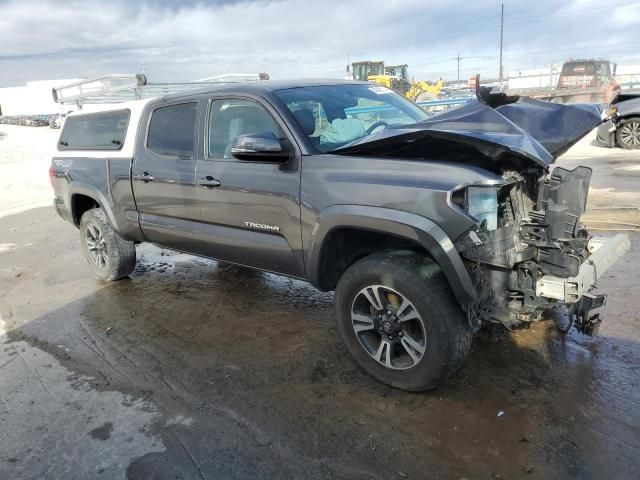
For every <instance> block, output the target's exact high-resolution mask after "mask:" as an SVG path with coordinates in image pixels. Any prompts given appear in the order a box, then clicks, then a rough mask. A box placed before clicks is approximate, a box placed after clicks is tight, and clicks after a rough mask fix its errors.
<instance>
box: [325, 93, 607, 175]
mask: <svg viewBox="0 0 640 480" xmlns="http://www.w3.org/2000/svg"><path fill="white" fill-rule="evenodd" d="M511 102H512V103H503V104H501V105H498V106H495V107H491V106H489V105H486V104H485V103H481V102H473V103H470V104H468V105H465V106H462V107H460V108H456V109H453V110H449V111H447V112H444V113H441V114H438V115H434V116H433V117H432V118H429V119H427V120H424V121H422V122H418V123H416V124H413V125H408V126H402V127H397V128H388V129H385V130H383V131H381V132H379V133H376V134H373V135H369V136H367V137H363V138H361V139H359V140H356V141H355V142H352V143H350V144H348V145H345V146H344V147H341V148H338V149H336V150H334V151H333V152H332V153H335V154H350V155H353V154H363V155H389V156H403V157H413V158H424V157H428V158H430V159H431V158H433V159H439V160H445V161H446V160H449V161H458V162H460V161H463V162H464V161H465V159H466V158H469V156H470V155H473V154H475V155H476V156H477V154H478V153H480V154H481V155H483V156H484V157H485V160H486V162H487V163H493V166H494V167H495V166H499V165H500V164H501V163H503V162H507V161H508V162H510V163H512V164H515V165H514V167H515V168H521V167H527V166H531V165H535V166H539V167H543V168H546V167H547V166H548V165H549V164H551V163H553V162H554V161H555V159H556V158H557V157H558V156H560V155H562V154H563V153H564V152H566V151H567V150H568V149H569V148H570V147H571V146H572V145H574V144H575V143H576V142H577V141H578V140H580V139H581V138H582V137H584V136H585V135H586V134H588V133H589V132H590V131H591V130H593V129H594V128H595V127H596V126H597V125H599V124H600V122H601V121H602V118H601V111H600V108H599V107H598V106H597V105H592V104H580V105H559V104H555V103H550V102H546V101H541V100H532V99H530V98H526V97H521V98H518V99H516V100H515V101H511Z"/></svg>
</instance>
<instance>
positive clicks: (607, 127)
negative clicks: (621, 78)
mask: <svg viewBox="0 0 640 480" xmlns="http://www.w3.org/2000/svg"><path fill="white" fill-rule="evenodd" d="M597 141H598V143H599V144H601V145H604V146H607V147H621V148H627V149H630V150H635V149H640V93H635V94H634V93H619V94H618V95H616V97H615V98H614V99H613V100H612V101H611V104H610V107H609V119H608V120H607V121H605V122H604V123H602V124H601V125H600V127H598V133H597Z"/></svg>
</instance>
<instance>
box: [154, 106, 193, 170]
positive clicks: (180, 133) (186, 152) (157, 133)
mask: <svg viewBox="0 0 640 480" xmlns="http://www.w3.org/2000/svg"><path fill="white" fill-rule="evenodd" d="M197 106H198V104H197V102H189V103H179V104H176V105H168V106H166V107H159V108H156V109H155V110H154V111H153V113H152V114H151V120H150V121H149V130H148V132H147V148H148V149H149V150H151V151H152V152H154V153H156V154H158V155H164V156H171V157H173V156H177V157H186V158H191V157H192V155H193V146H194V135H195V125H196V110H197Z"/></svg>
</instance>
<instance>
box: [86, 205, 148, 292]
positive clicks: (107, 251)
mask: <svg viewBox="0 0 640 480" xmlns="http://www.w3.org/2000/svg"><path fill="white" fill-rule="evenodd" d="M80 240H81V243H82V252H83V253H84V256H85V258H86V259H87V262H89V265H90V266H91V268H92V269H93V271H94V273H95V274H96V275H97V276H98V277H99V278H100V279H102V280H106V281H112V280H119V279H121V278H124V277H126V276H128V275H129V274H130V273H131V272H133V269H134V268H135V266H136V247H135V245H134V243H133V242H129V241H127V240H124V239H123V238H122V237H121V236H120V235H118V234H117V233H116V231H115V230H114V229H113V227H112V226H111V224H110V223H109V221H108V220H107V216H106V214H105V213H104V211H103V210H102V209H101V208H93V209H91V210H87V211H86V212H84V214H83V215H82V218H81V219H80Z"/></svg>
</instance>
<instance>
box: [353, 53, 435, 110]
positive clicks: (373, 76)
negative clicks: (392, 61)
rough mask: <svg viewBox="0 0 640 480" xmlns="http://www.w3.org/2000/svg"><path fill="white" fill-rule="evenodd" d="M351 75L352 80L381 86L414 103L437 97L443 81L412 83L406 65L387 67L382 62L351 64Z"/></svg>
mask: <svg viewBox="0 0 640 480" xmlns="http://www.w3.org/2000/svg"><path fill="white" fill-rule="evenodd" d="M351 66H352V74H353V79H354V80H367V81H369V82H374V83H377V84H379V85H383V86H385V87H387V88H390V89H391V90H393V91H395V92H397V93H399V94H400V95H404V96H405V97H407V98H408V99H409V100H413V101H414V102H426V101H428V100H433V99H435V98H437V97H438V93H440V90H441V89H442V85H443V81H442V79H440V80H438V82H437V83H430V82H426V81H416V82H412V81H411V80H410V79H409V72H408V69H407V67H408V65H407V64H402V65H387V66H385V64H384V62H371V61H363V62H353V63H352V64H351Z"/></svg>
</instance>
